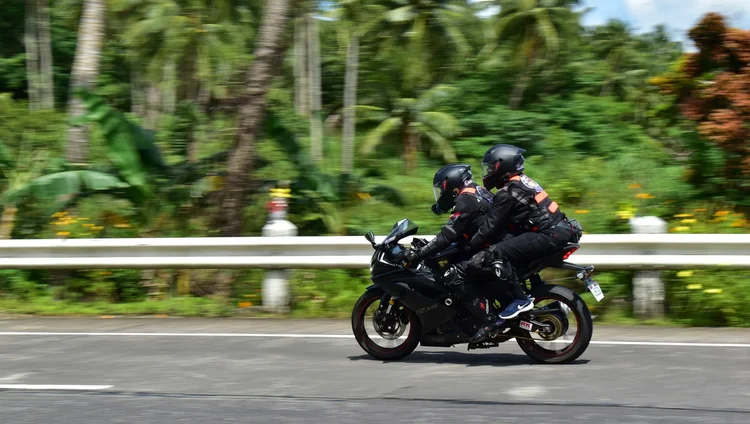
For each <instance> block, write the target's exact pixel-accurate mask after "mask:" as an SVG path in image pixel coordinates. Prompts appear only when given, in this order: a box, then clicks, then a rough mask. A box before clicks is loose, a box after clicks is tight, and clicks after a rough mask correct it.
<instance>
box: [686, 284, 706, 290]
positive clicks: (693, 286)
mask: <svg viewBox="0 0 750 424" xmlns="http://www.w3.org/2000/svg"><path fill="white" fill-rule="evenodd" d="M685 288H687V289H688V290H700V289H702V288H703V285H702V284H688V285H687V286H686V287H685Z"/></svg>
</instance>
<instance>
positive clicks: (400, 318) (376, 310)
mask: <svg viewBox="0 0 750 424" xmlns="http://www.w3.org/2000/svg"><path fill="white" fill-rule="evenodd" d="M352 331H353V332H354V337H355V338H356V339H357V343H359V346H360V347H361V348H362V349H363V350H364V351H365V352H367V354H368V355H370V356H372V357H373V358H375V359H380V360H388V361H393V360H399V359H403V358H405V357H407V356H409V355H410V354H411V353H412V352H413V351H414V349H416V348H417V346H418V345H419V336H420V333H421V325H420V321H419V318H418V317H417V314H416V313H415V312H414V311H412V310H411V309H409V308H407V307H405V306H404V305H402V304H400V303H399V302H398V301H394V300H392V299H391V298H390V296H388V295H384V294H383V292H382V291H367V292H365V293H363V294H362V296H360V297H359V299H358V300H357V303H355V304H354V309H353V311H352Z"/></svg>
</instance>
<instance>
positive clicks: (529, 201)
mask: <svg viewBox="0 0 750 424" xmlns="http://www.w3.org/2000/svg"><path fill="white" fill-rule="evenodd" d="M524 152H525V150H524V149H521V148H518V147H515V146H511V145H507V144H498V145H496V146H493V147H491V148H490V149H489V150H487V152H486V153H485V154H484V158H483V159H482V176H483V184H484V186H485V187H487V188H488V189H493V188H496V189H497V191H496V192H495V196H494V199H493V202H492V206H491V207H490V210H489V212H488V213H487V214H486V215H485V221H484V223H483V224H482V225H481V226H480V228H479V229H478V230H477V233H476V234H475V235H474V236H473V237H472V239H471V240H470V241H469V243H468V246H467V247H466V248H465V249H466V250H467V251H469V252H472V253H473V252H476V251H478V250H480V249H481V248H482V247H483V246H485V245H486V243H487V242H488V241H492V240H493V239H494V238H495V236H496V233H498V232H505V231H509V233H510V234H511V235H512V237H510V238H506V239H504V240H503V241H501V242H500V243H497V244H495V245H493V246H491V247H490V248H489V249H486V250H482V251H481V252H479V253H477V254H476V255H474V256H473V257H472V258H471V259H470V260H469V264H468V266H469V269H472V270H474V269H487V268H488V267H494V269H495V273H496V275H497V277H499V278H501V279H503V280H505V281H507V282H508V285H509V289H510V293H511V294H512V296H513V298H514V300H513V301H512V302H511V303H510V304H509V305H508V306H507V307H506V308H505V309H504V310H503V311H502V312H501V313H500V314H499V318H500V320H499V321H496V322H494V323H493V324H491V325H488V326H486V327H484V328H482V329H480V330H479V332H477V334H475V335H474V337H473V338H472V342H477V341H481V340H484V339H485V338H486V337H487V335H488V334H489V333H490V332H492V331H495V330H496V329H497V328H498V327H499V326H501V325H502V324H503V322H504V321H503V320H507V319H512V318H515V317H516V316H518V314H520V313H522V312H526V311H529V310H531V309H532V308H533V307H534V301H533V299H532V298H530V297H528V296H526V295H525V294H524V292H523V290H522V288H521V282H520V281H519V279H518V275H516V270H515V266H518V265H520V264H524V263H528V262H530V261H533V260H535V259H539V258H542V257H545V256H548V255H551V254H553V253H554V252H556V251H558V250H560V249H562V248H563V247H564V246H565V245H566V244H567V243H568V242H573V243H576V242H578V239H579V238H580V232H581V229H580V226H578V224H577V223H574V224H571V223H570V221H568V219H567V218H566V216H565V214H564V213H563V212H562V211H560V208H559V207H558V205H557V203H555V202H553V201H552V200H551V199H550V198H549V196H548V195H547V193H546V192H545V191H544V189H543V188H542V187H541V186H540V185H539V184H537V183H536V182H535V181H534V180H532V179H531V178H529V177H528V176H527V175H525V174H524V172H523V171H524V158H523V153H524ZM574 225H575V227H574Z"/></svg>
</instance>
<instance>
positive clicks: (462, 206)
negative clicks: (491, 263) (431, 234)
mask: <svg viewBox="0 0 750 424" xmlns="http://www.w3.org/2000/svg"><path fill="white" fill-rule="evenodd" d="M432 183H433V192H434V194H435V204H433V205H432V212H434V213H435V214H436V215H440V214H443V213H447V212H449V211H452V213H451V215H450V218H449V220H448V223H447V224H446V225H444V226H443V228H442V230H441V231H440V233H439V234H438V235H437V236H435V238H434V239H432V240H431V241H430V242H429V243H427V244H426V245H424V246H422V247H421V248H419V249H416V250H412V249H409V250H407V251H405V253H404V255H403V258H402V259H403V262H405V263H406V264H408V265H407V266H411V265H415V264H418V263H419V262H420V260H422V259H424V258H431V257H433V256H434V255H436V254H438V253H440V252H442V251H443V250H445V249H446V248H447V247H448V246H450V245H451V244H452V243H457V245H458V247H459V248H461V249H463V247H464V245H465V244H466V243H468V241H469V239H470V237H471V236H473V235H474V234H475V233H476V231H477V229H478V228H479V225H481V224H482V222H484V215H485V214H486V213H487V211H488V210H489V208H490V202H491V199H492V193H490V192H489V191H488V190H487V189H485V188H484V187H482V186H479V185H477V184H476V183H474V181H473V180H472V174H471V166H469V165H464V164H453V165H446V166H444V167H442V168H440V169H439V170H438V171H437V172H436V173H435V176H434V178H433V180H432ZM467 262H468V261H463V262H459V263H457V264H455V267H456V269H455V270H456V273H455V274H454V275H451V276H450V277H453V281H450V284H456V285H458V284H462V283H465V281H464V278H465V270H466V267H467ZM447 275H448V274H447ZM450 277H449V278H447V279H448V280H450V279H451V278H450ZM463 286H464V290H465V291H466V292H467V293H466V294H467V297H468V299H467V300H468V302H465V303H466V306H467V307H468V308H469V309H470V310H471V312H472V313H473V314H474V315H476V316H477V317H478V318H481V319H484V320H485V324H487V325H489V324H491V323H493V322H495V320H496V317H495V316H494V315H493V314H492V312H491V308H490V305H489V302H487V301H485V300H484V299H481V298H479V296H478V295H477V294H476V293H475V290H474V287H469V286H468V285H467V284H463Z"/></svg>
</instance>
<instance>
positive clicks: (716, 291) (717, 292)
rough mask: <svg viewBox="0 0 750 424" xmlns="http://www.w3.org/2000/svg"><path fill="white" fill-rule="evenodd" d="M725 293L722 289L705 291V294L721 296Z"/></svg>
mask: <svg viewBox="0 0 750 424" xmlns="http://www.w3.org/2000/svg"><path fill="white" fill-rule="evenodd" d="M723 291H724V290H722V289H707V290H703V293H711V294H719V293H721V292H723Z"/></svg>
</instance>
